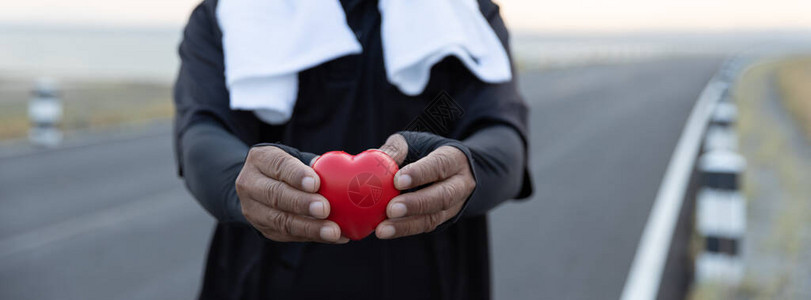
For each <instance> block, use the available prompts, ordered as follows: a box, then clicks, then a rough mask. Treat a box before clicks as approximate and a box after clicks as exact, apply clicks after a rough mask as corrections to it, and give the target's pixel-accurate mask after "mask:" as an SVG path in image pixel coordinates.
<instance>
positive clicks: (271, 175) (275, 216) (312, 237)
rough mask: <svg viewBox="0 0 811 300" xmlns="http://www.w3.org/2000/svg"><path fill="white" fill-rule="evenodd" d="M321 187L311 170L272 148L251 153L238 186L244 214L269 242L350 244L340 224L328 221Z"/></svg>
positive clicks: (326, 206) (327, 209) (264, 147)
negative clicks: (319, 192) (320, 192)
mask: <svg viewBox="0 0 811 300" xmlns="http://www.w3.org/2000/svg"><path fill="white" fill-rule="evenodd" d="M319 185H320V180H319V178H318V175H317V174H316V173H315V171H314V170H313V169H312V168H310V167H309V166H307V165H305V164H303V163H302V162H301V161H299V160H298V159H296V158H295V157H293V156H291V155H290V154H287V152H285V151H284V150H282V149H279V148H278V147H274V146H263V147H253V148H251V150H250V152H248V157H247V158H246V159H245V165H244V166H243V167H242V171H241V172H240V173H239V176H238V177H237V180H236V190H237V195H238V196H239V201H240V203H241V204H242V214H243V215H245V218H246V219H247V220H248V222H250V223H251V225H253V227H254V228H256V229H257V230H259V232H261V233H262V235H264V236H265V237H267V238H268V239H271V240H274V241H277V242H321V243H346V242H348V241H349V239H347V238H346V237H342V236H341V228H340V227H338V224H336V223H335V222H332V221H329V220H324V219H325V218H326V217H327V216H329V211H330V205H329V202H328V201H327V199H326V198H324V196H321V195H320V194H318V193H317V192H318V187H319Z"/></svg>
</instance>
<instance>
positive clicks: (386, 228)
mask: <svg viewBox="0 0 811 300" xmlns="http://www.w3.org/2000/svg"><path fill="white" fill-rule="evenodd" d="M393 236H394V226H391V225H383V226H382V227H380V234H379V235H378V237H379V238H381V239H388V238H391V237H393Z"/></svg>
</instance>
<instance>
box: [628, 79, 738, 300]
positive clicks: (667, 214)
mask: <svg viewBox="0 0 811 300" xmlns="http://www.w3.org/2000/svg"><path fill="white" fill-rule="evenodd" d="M725 84H726V83H723V82H721V81H718V80H716V78H715V77H713V79H711V80H710V83H709V84H707V86H706V87H705V88H704V90H703V91H702V92H701V95H700V96H699V98H698V101H696V104H695V106H693V110H692V111H691V112H690V116H689V117H688V119H687V124H686V125H685V127H684V129H683V131H682V134H681V137H680V138H679V142H678V144H677V145H676V149H675V150H674V151H673V155H672V156H671V158H670V163H669V164H668V166H667V171H666V173H665V176H664V177H663V178H662V183H661V185H659V191H658V192H657V194H656V200H655V201H654V203H653V207H651V212H650V214H648V221H647V223H646V224H645V229H644V232H643V233H642V238H641V239H640V240H639V245H638V246H637V249H636V256H635V257H634V261H633V262H632V264H631V270H630V272H629V273H628V277H627V279H626V280H625V287H624V288H623V290H622V297H621V299H623V300H647V299H655V298H656V295H657V292H658V291H659V284H660V281H661V278H662V272H663V271H664V267H665V262H666V259H667V254H668V250H669V249H670V241H671V239H672V237H673V231H674V229H675V227H676V221H677V220H678V216H679V211H681V206H682V202H683V200H684V195H685V191H686V189H687V184H689V180H690V175H691V173H692V169H693V166H694V164H695V159H696V156H697V155H698V151H699V148H700V146H701V138H702V136H703V135H704V130H705V129H706V127H707V124H708V121H709V118H710V115H711V113H712V109H713V108H714V107H715V105H714V104H716V102H717V100H718V99H719V98H720V96H721V91H722V90H723V88H724V86H725Z"/></svg>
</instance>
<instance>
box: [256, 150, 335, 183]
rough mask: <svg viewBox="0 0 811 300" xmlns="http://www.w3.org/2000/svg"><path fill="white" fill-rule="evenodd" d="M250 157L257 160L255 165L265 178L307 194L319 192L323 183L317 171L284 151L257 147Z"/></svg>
mask: <svg viewBox="0 0 811 300" xmlns="http://www.w3.org/2000/svg"><path fill="white" fill-rule="evenodd" d="M248 156H249V159H255V165H256V166H257V168H258V169H259V171H260V172H262V174H264V175H265V176H268V177H270V178H273V179H276V180H280V181H283V182H284V183H287V184H288V185H290V186H292V187H294V188H296V189H299V190H302V191H305V192H309V193H315V192H317V191H318V188H319V186H320V183H321V182H320V179H319V177H318V175H317V174H316V173H315V171H314V170H313V169H312V168H310V167H309V166H307V165H305V164H304V163H302V162H301V161H300V160H298V159H297V158H295V157H293V156H292V155H290V154H287V152H285V151H284V150H282V149H279V148H278V147H270V146H269V147H257V148H253V149H251V152H250V153H249V154H248Z"/></svg>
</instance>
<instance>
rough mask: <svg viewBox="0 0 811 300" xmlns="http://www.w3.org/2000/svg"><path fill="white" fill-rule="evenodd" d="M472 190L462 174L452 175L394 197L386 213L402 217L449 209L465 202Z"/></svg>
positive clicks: (390, 216)
mask: <svg viewBox="0 0 811 300" xmlns="http://www.w3.org/2000/svg"><path fill="white" fill-rule="evenodd" d="M472 190H473V189H472V188H471V187H469V186H468V184H467V182H466V181H465V179H464V178H463V177H462V176H452V177H451V178H448V179H446V180H443V181H440V182H437V183H434V184H432V185H430V186H428V187H425V188H422V189H420V190H418V191H414V192H410V193H403V194H400V195H398V196H397V197H394V198H393V199H391V202H389V204H388V206H387V208H386V215H387V216H388V217H389V218H402V217H408V216H415V215H424V214H433V213H437V212H439V211H443V210H449V209H451V208H454V207H455V206H457V205H458V204H459V203H463V202H464V201H465V199H467V197H468V196H469V195H470V193H471V192H472Z"/></svg>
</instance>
